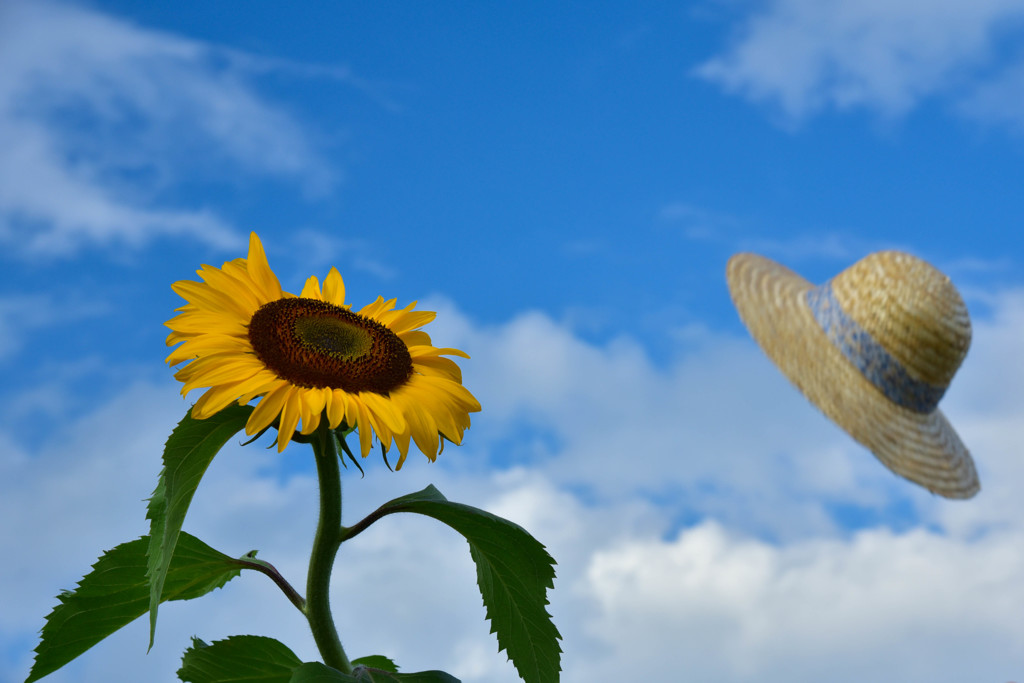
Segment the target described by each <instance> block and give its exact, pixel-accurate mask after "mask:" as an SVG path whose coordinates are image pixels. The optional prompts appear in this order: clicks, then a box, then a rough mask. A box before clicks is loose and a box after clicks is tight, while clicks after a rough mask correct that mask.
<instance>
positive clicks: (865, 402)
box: [726, 251, 980, 498]
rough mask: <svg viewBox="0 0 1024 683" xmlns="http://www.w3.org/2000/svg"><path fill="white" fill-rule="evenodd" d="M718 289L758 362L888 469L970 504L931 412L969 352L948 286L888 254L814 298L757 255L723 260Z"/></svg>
mask: <svg viewBox="0 0 1024 683" xmlns="http://www.w3.org/2000/svg"><path fill="white" fill-rule="evenodd" d="M726 277H727V279H728V281H729V291H730V293H731V294H732V299H733V302H734V303H735V304H736V308H737V310H738V311H739V314H740V318H742V319H743V322H744V324H745V325H746V326H747V328H748V329H749V330H750V333H751V334H752V335H753V336H754V339H756V340H757V343H758V344H760V345H761V348H762V349H763V350H764V352H765V353H766V354H768V357H769V358H771V359H772V361H773V362H774V363H775V364H776V365H778V366H779V369H780V370H782V372H783V373H785V375H786V376H787V377H788V378H789V379H790V381H792V382H793V383H794V384H795V385H796V386H797V387H798V388H799V389H800V391H802V392H803V394H804V395H805V396H806V397H807V398H808V399H809V400H810V401H811V402H812V403H814V404H815V405H816V406H818V408H820V409H821V410H822V412H824V413H825V414H826V415H827V416H828V417H829V418H830V419H832V420H833V421H835V422H836V423H837V424H838V425H839V426H840V427H842V428H843V429H845V430H846V431H847V432H848V433H849V434H850V435H851V436H852V437H853V438H854V439H856V440H857V441H859V442H860V443H861V444H863V445H864V446H866V447H867V448H868V449H869V450H871V452H872V453H874V454H875V456H876V457H877V458H878V459H879V460H881V461H882V463H883V464H884V465H885V466H886V467H888V468H889V469H890V470H892V471H893V472H895V473H896V474H898V475H900V476H902V477H906V478H907V479H909V480H910V481H913V482H915V483H917V484H920V485H921V486H923V487H925V488H926V489H928V490H929V491H932V492H933V493H937V494H939V495H940V496H945V497H947V498H970V497H971V496H973V495H974V494H975V493H977V492H978V489H979V488H980V486H979V484H978V475H977V472H976V471H975V469H974V461H973V460H972V459H971V454H970V453H969V452H968V451H967V448H966V447H964V445H963V443H962V442H961V441H960V437H958V436H957V434H956V432H955V431H953V427H952V426H950V424H949V422H948V421H947V420H946V417H945V416H944V415H943V414H942V412H941V411H939V410H938V408H937V406H938V402H939V399H940V398H942V394H943V393H944V392H945V390H946V387H948V386H949V382H950V380H952V379H953V375H954V374H955V373H956V371H957V368H958V367H960V362H961V361H962V360H963V358H964V356H965V355H966V354H967V347H968V346H969V345H970V343H971V322H970V318H969V317H968V315H967V307H966V306H965V305H964V302H963V299H961V298H960V294H959V293H958V292H957V291H956V288H955V287H954V286H953V284H952V283H951V282H950V281H949V278H948V277H946V276H945V275H943V274H942V273H941V272H939V271H938V270H936V269H935V268H934V267H932V266H931V265H929V264H928V263H925V262H924V261H922V260H921V259H918V258H915V257H914V256H911V255H910V254H904V253H901V252H898V251H883V252H879V253H875V254H871V255H869V256H867V257H865V258H864V259H862V260H860V261H858V262H857V263H855V264H854V265H852V266H850V267H849V268H847V269H846V270H844V271H843V272H841V273H839V274H838V275H836V276H835V277H834V278H832V279H831V280H830V281H828V282H826V283H825V284H823V285H821V286H817V287H816V286H814V285H812V284H811V283H810V282H808V281H807V280H805V279H803V278H802V277H800V276H799V275H797V274H796V273H794V272H793V271H791V270H789V269H788V268H786V267H784V266H781V265H779V264H778V263H775V262H774V261H771V260H769V259H766V258H764V257H762V256H757V255H755V254H736V255H735V256H733V257H732V258H731V259H729V266H728V268H727V274H726Z"/></svg>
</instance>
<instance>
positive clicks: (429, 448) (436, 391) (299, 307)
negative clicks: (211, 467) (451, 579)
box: [166, 233, 480, 468]
mask: <svg viewBox="0 0 1024 683" xmlns="http://www.w3.org/2000/svg"><path fill="white" fill-rule="evenodd" d="M197 273H198V275H199V277H200V279H201V282H196V281H192V280H182V281H180V282H176V283H174V284H173V285H172V288H173V289H174V291H175V292H177V293H178V294H179V295H181V297H182V298H184V299H185V301H186V302H187V303H186V304H185V305H184V306H182V307H181V308H178V309H177V310H178V315H177V316H175V317H174V318H172V319H171V320H169V321H168V322H167V323H166V325H167V327H169V328H170V329H171V333H170V334H169V335H168V336H167V345H168V346H174V347H176V348H175V349H174V350H173V351H171V353H170V355H169V356H168V357H167V362H168V364H170V365H178V364H180V363H186V365H185V366H184V367H182V368H181V369H180V370H178V371H177V373H176V374H175V378H176V379H178V380H180V381H181V382H182V383H183V387H182V394H183V395H185V394H187V393H188V392H190V391H192V390H193V389H199V388H206V391H205V392H204V393H203V395H202V396H200V398H199V400H198V401H196V404H195V406H193V408H192V415H193V417H195V418H197V419H205V418H207V417H210V416H211V415H213V414H214V413H216V412H217V411H219V410H221V409H222V408H225V407H226V406H228V405H230V404H231V403H234V402H237V403H239V404H241V405H245V404H247V403H249V402H251V401H253V400H256V399H258V400H259V403H258V404H257V405H256V408H255V410H253V412H252V415H251V416H250V417H249V421H248V423H247V424H246V427H245V430H246V433H248V434H255V433H257V432H259V431H261V430H264V429H266V428H267V427H270V426H275V427H277V430H278V436H277V447H278V450H279V451H283V450H284V448H285V447H286V446H287V445H288V442H289V441H290V440H291V438H292V436H293V435H294V434H295V432H296V431H298V432H299V433H300V434H303V435H307V434H311V433H312V432H313V431H314V430H315V429H316V428H317V427H318V426H319V425H320V424H321V422H322V421H323V420H326V421H327V423H328V426H329V427H330V428H332V429H336V428H338V427H341V426H345V427H347V428H354V429H356V430H357V431H358V433H359V442H360V447H361V451H362V455H363V457H366V455H367V454H368V453H369V451H370V447H371V446H372V444H373V437H374V435H376V437H377V438H378V439H379V440H380V442H381V445H382V446H383V448H384V450H385V451H387V450H388V449H389V448H390V447H391V445H392V443H394V444H395V445H396V446H397V448H398V450H399V453H400V456H399V460H398V464H397V467H398V468H401V466H402V463H403V462H404V461H405V458H406V455H407V454H408V451H409V443H410V441H415V443H416V446H417V447H418V448H419V449H420V450H421V451H422V452H423V453H424V454H425V455H426V456H427V457H428V458H430V459H431V460H434V459H435V458H436V457H437V453H438V452H439V450H440V449H441V448H442V447H443V441H442V439H447V440H449V441H452V442H454V443H456V444H458V443H461V442H462V434H463V432H464V431H465V429H467V428H468V427H469V423H470V420H469V413H472V412H477V411H479V410H480V404H479V403H478V402H477V400H476V399H475V398H474V397H473V395H472V394H471V393H470V392H469V391H468V390H467V389H466V388H465V387H463V386H462V372H461V370H460V369H459V366H458V365H456V364H455V362H454V361H452V360H451V359H449V358H445V357H444V356H461V357H463V358H468V357H469V356H467V355H466V354H465V353H463V352H462V351H459V350H458V349H450V348H435V347H434V346H432V345H431V341H430V336H429V335H428V334H427V333H426V332H423V331H422V330H420V329H419V328H421V327H423V326H424V325H426V324H427V323H429V322H430V321H432V320H433V319H434V317H435V315H436V314H435V313H432V312H430V311H416V310H414V307H415V302H413V303H411V304H409V305H408V306H406V307H405V308H401V309H397V310H396V309H395V300H394V299H390V300H388V301H385V300H384V299H383V298H381V297H378V298H377V300H376V301H375V302H373V303H372V304H369V305H368V306H365V307H363V308H362V309H361V310H360V311H359V312H358V313H356V312H353V311H352V310H351V309H350V307H349V306H348V305H347V304H346V303H345V283H344V281H343V280H342V279H341V275H340V274H339V273H338V271H337V270H336V269H334V268H331V270H330V272H329V273H328V274H327V277H326V278H324V282H323V287H322V288H321V286H320V281H319V280H317V278H316V277H310V278H309V279H308V280H307V281H306V284H305V286H304V287H303V289H302V293H301V294H300V295H299V296H298V297H296V296H295V295H293V294H289V293H287V292H285V291H283V290H282V289H281V285H280V282H279V281H278V279H277V276H276V275H274V272H273V271H272V270H271V269H270V266H269V265H268V263H267V257H266V254H265V253H264V251H263V245H262V244H261V243H260V240H259V237H257V236H256V233H252V234H251V235H250V237H249V256H248V258H244V259H235V260H233V261H229V262H227V263H225V264H224V265H223V266H222V267H220V268H214V267H212V266H205V265H204V266H202V268H201V269H200V270H198V271H197Z"/></svg>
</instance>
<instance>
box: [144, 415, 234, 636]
mask: <svg viewBox="0 0 1024 683" xmlns="http://www.w3.org/2000/svg"><path fill="white" fill-rule="evenodd" d="M252 410H253V409H252V407H251V406H239V405H231V406H228V407H227V408H225V409H224V410H221V411H220V412H218V413H216V414H215V415H213V416H211V417H209V418H207V419H205V420H196V419H193V418H192V410H191V408H190V409H189V411H188V413H186V414H185V417H184V418H183V419H182V420H181V422H179V423H178V426H177V427H175V428H174V431H172V432H171V436H170V437H168V439H167V444H166V445H165V446H164V468H163V470H162V471H161V472H160V481H159V482H158V483H157V486H156V490H155V491H154V492H153V497H152V498H150V499H149V507H148V509H147V511H146V517H147V518H148V519H149V551H148V556H149V564H148V568H147V571H146V575H147V577H149V586H150V593H149V646H150V647H153V638H154V636H155V635H156V614H157V607H158V606H159V605H160V595H161V592H162V591H163V585H164V581H166V579H167V571H168V567H170V564H171V558H172V557H173V556H174V547H175V545H176V544H177V543H178V534H179V533H180V532H181V525H182V524H183V523H184V521H185V513H186V512H188V506H189V503H191V502H192V496H193V494H194V493H195V492H196V488H197V487H198V486H199V480H200V479H202V477H203V473H204V472H206V468H207V467H209V465H210V462H211V461H212V460H213V456H215V455H217V452H218V451H220V449H221V448H222V447H223V446H224V444H225V443H227V441H228V439H230V438H231V437H232V436H234V435H235V434H237V433H238V431H239V430H240V429H242V427H244V426H245V423H246V421H247V420H248V419H249V414H250V413H251V412H252Z"/></svg>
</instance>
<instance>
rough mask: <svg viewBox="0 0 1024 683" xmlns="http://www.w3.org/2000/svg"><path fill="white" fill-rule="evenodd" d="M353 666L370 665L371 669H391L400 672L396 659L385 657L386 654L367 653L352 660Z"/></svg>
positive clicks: (393, 671) (394, 672)
mask: <svg viewBox="0 0 1024 683" xmlns="http://www.w3.org/2000/svg"><path fill="white" fill-rule="evenodd" d="M352 665H353V666H368V667H370V668H371V669H380V670H381V671H390V672H391V673H393V674H396V673H398V665H397V664H395V662H394V660H392V659H389V658H387V657H385V656H384V655H367V656H366V657H360V658H359V659H353V660H352Z"/></svg>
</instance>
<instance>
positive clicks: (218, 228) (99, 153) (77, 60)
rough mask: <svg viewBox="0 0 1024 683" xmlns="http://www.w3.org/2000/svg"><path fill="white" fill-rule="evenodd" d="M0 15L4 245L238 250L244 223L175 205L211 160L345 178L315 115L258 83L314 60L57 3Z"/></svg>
mask: <svg viewBox="0 0 1024 683" xmlns="http://www.w3.org/2000/svg"><path fill="white" fill-rule="evenodd" d="M0 14H2V17H0V63H2V64H3V68H2V69H0V148H3V150H4V153H3V154H2V155H0V241H2V242H4V243H6V244H7V245H8V247H9V248H14V249H17V250H19V251H22V252H27V253H36V254H40V253H46V254H52V255H58V256H60V255H69V254H72V253H74V252H75V251H77V250H78V249H80V248H81V247H83V246H87V245H96V244H98V245H107V244H111V243H122V244H128V245H139V244H142V243H144V242H146V241H148V240H150V239H152V238H153V237H155V236H158V235H175V236H189V237H191V238H193V239H196V240H201V241H204V242H206V243H208V244H210V245H212V246H214V247H218V248H238V247H239V246H240V245H242V243H243V240H242V239H241V236H240V233H239V232H238V231H236V230H235V229H234V228H233V226H232V225H231V224H230V221H228V220H226V219H225V218H223V217H222V216H220V215H218V214H217V213H216V212H214V211H212V210H210V209H209V208H206V207H204V206H202V205H192V206H188V205H186V204H185V203H184V202H181V201H166V200H165V201H161V195H162V193H163V191H164V190H166V189H167V188H172V189H173V188H174V187H175V186H176V184H177V183H178V182H179V181H181V180H182V179H183V178H186V177H192V176H194V175H196V174H197V173H199V174H201V173H203V172H205V173H210V169H211V168H212V169H215V170H216V172H218V173H221V174H222V175H226V176H229V177H230V176H232V175H245V174H262V175H270V176H277V177H281V178H285V179H289V180H291V181H295V182H298V183H299V184H300V185H301V186H302V187H303V188H304V190H305V191H307V192H309V193H313V194H316V193H323V192H325V191H326V190H328V189H329V188H330V187H331V186H332V185H333V184H334V183H335V182H336V181H337V174H336V172H335V171H334V170H333V169H332V168H331V166H330V164H329V163H328V162H327V161H326V160H325V159H324V158H323V157H322V155H321V154H320V153H319V152H318V150H317V149H316V147H315V145H314V141H313V140H311V139H310V136H309V133H308V132H307V130H305V129H304V127H303V125H302V124H301V122H300V121H298V120H297V119H296V118H295V116H294V115H292V114H291V113H289V112H288V111H287V110H286V109H285V108H283V107H281V106H279V105H277V104H275V103H273V102H271V101H269V100H268V99H266V98H264V97H262V96H261V95H260V94H259V93H258V91H257V89H256V87H255V85H254V78H255V76H256V75H257V74H259V73H261V72H265V71H268V70H274V69H290V70H291V71H302V68H301V66H300V65H288V64H281V63H278V62H276V61H274V60H269V59H263V58H259V57H255V56H247V55H244V54H241V53H239V52H237V51H231V50H227V49H223V48H219V47H217V46H212V45H208V44H205V43H201V42H198V41H194V40H189V39H187V38H182V37H179V36H175V35H171V34H168V33H163V32H159V31H154V30H149V29H145V28H141V27H138V26H135V25H133V24H130V23H127V22H124V21H121V20H118V19H115V18H112V17H109V16H106V15H103V14H100V13H98V12H95V11H92V10H90V9H85V8H82V7H77V6H74V5H70V4H64V3H58V2H51V1H49V0H39V1H35V0H33V1H32V2H29V1H27V0H11V1H10V2H6V3H4V4H3V6H2V8H0ZM310 68H312V67H310ZM315 71H316V74H315V75H317V76H327V77H331V78H340V79H345V78H347V77H348V76H349V74H348V73H347V72H346V71H345V70H344V69H340V70H338V69H333V70H332V69H329V68H326V67H321V68H320V69H318V70H315ZM168 194H169V193H168Z"/></svg>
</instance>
